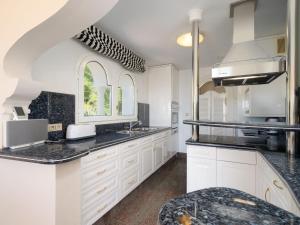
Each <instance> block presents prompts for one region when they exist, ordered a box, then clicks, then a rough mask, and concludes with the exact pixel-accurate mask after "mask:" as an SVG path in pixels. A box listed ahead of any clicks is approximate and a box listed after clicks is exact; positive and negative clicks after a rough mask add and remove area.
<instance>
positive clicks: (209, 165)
mask: <svg viewBox="0 0 300 225" xmlns="http://www.w3.org/2000/svg"><path fill="white" fill-rule="evenodd" d="M216 186H217V161H216V148H214V147H212V148H207V147H204V146H190V145H188V148H187V192H192V191H196V190H199V189H203V188H209V187H216Z"/></svg>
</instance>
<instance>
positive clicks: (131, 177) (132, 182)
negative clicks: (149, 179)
mask: <svg viewBox="0 0 300 225" xmlns="http://www.w3.org/2000/svg"><path fill="white" fill-rule="evenodd" d="M138 184H139V173H138V168H134V169H133V170H132V171H131V172H130V173H127V174H126V175H124V176H123V177H121V180H120V193H121V198H123V197H125V196H126V195H127V194H128V193H129V192H131V191H132V190H133V189H134V188H135V187H136V186H137V185H138Z"/></svg>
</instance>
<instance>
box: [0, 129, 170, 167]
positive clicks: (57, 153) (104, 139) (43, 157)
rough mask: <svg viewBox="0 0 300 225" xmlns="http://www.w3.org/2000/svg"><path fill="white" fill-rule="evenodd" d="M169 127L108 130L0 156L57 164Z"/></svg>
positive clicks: (1, 151) (12, 151) (3, 150)
mask: <svg viewBox="0 0 300 225" xmlns="http://www.w3.org/2000/svg"><path fill="white" fill-rule="evenodd" d="M168 129H170V128H166V127H161V128H158V129H156V130H151V131H145V132H139V133H134V134H120V133H118V132H110V133H107V134H102V135H99V136H97V137H95V138H89V139H83V140H78V141H65V142H63V143H47V144H41V145H36V146H30V147H25V148H20V149H9V148H5V149H0V158H5V159H13V160H20V161H27V162H33V163H42V164H59V163H65V162H69V161H72V160H75V159H78V158H81V157H83V156H85V155H88V154H89V153H90V152H93V151H97V150H100V149H103V148H107V147H110V146H113V145H117V144H120V143H124V142H127V141H130V140H134V139H138V138H142V137H145V136H149V135H152V134H155V133H159V132H162V131H165V130H168Z"/></svg>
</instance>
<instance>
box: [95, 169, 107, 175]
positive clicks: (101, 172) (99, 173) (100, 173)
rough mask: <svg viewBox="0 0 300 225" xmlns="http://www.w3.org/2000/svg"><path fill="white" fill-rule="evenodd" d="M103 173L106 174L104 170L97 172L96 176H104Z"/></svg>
mask: <svg viewBox="0 0 300 225" xmlns="http://www.w3.org/2000/svg"><path fill="white" fill-rule="evenodd" d="M105 172H106V170H102V171H99V172H97V175H98V176H100V175H102V174H104V173H105Z"/></svg>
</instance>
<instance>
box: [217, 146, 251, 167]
mask: <svg viewBox="0 0 300 225" xmlns="http://www.w3.org/2000/svg"><path fill="white" fill-rule="evenodd" d="M217 160H218V161H227V162H237V163H246V164H251V165H256V152H254V151H245V150H235V149H226V148H217Z"/></svg>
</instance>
